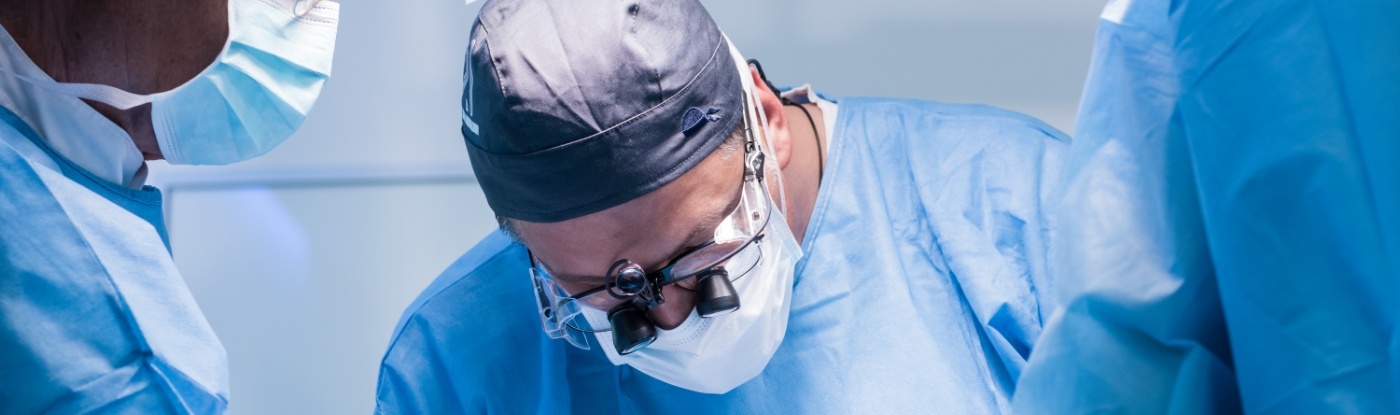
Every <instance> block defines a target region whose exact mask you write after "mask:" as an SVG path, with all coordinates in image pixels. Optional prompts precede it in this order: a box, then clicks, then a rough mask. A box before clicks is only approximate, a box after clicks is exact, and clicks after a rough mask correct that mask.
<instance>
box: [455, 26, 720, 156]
mask: <svg viewBox="0 0 1400 415" xmlns="http://www.w3.org/2000/svg"><path fill="white" fill-rule="evenodd" d="M482 30H486V27H485V25H482ZM488 34H489V33H488ZM724 42H725V40H724V39H723V38H721V39H720V43H719V44H717V45H715V50H714V52H712V53H711V54H710V60H708V61H706V62H705V66H703V67H701V68H700V70H699V71H697V72H696V73H695V76H692V77H691V78H690V80H689V81H687V82H686V84H685V86H683V87H681V89H679V90H676V93H675V94H672V95H671V96H670V97H666V98H665V99H663V100H662V101H661V102H660V103H657V104H656V105H653V106H652V107H651V108H647V109H646V111H642V112H639V113H637V115H633V116H631V117H629V118H627V119H626V120H623V121H622V122H619V123H617V124H615V125H613V126H611V127H608V128H606V129H603V130H601V131H598V132H596V133H593V134H590V135H588V136H585V137H582V138H578V139H575V140H572V141H569V142H567V143H563V144H559V145H556V146H553V147H548V148H542V149H539V150H535V151H531V152H528V153H520V154H505V153H496V152H492V151H489V150H486V149H482V148H481V146H476V147H477V148H478V149H480V150H481V151H482V152H483V153H485V154H488V155H490V156H492V157H503V158H528V157H531V156H534V155H536V154H539V153H542V152H546V151H552V150H555V149H559V148H565V147H569V146H572V145H575V144H577V143H582V142H585V141H588V140H590V139H593V138H596V137H601V136H604V135H607V134H608V133H611V132H613V130H617V129H619V128H622V127H623V126H626V125H628V124H631V123H633V122H635V121H637V120H639V119H642V118H645V116H646V115H648V114H651V113H652V112H654V111H656V110H657V109H658V108H661V107H664V106H666V104H668V103H670V102H671V101H672V100H674V99H677V97H680V96H684V95H685V92H686V91H688V90H690V87H692V86H694V85H695V81H696V80H698V79H700V76H701V75H703V74H705V71H707V70H709V68H710V66H711V65H712V64H713V63H714V61H715V57H716V56H718V55H719V50H720V48H721V47H723V46H725V43H724ZM486 46H487V51H488V54H489V51H490V41H489V40H488V41H487V45H486ZM493 69H494V65H493ZM500 78H501V77H500V74H499V73H497V74H496V79H500ZM498 84H502V86H501V88H502V91H501V93H502V95H503V96H504V95H505V91H504V88H505V87H504V83H502V82H498ZM478 135H480V134H478ZM467 141H471V140H467Z"/></svg>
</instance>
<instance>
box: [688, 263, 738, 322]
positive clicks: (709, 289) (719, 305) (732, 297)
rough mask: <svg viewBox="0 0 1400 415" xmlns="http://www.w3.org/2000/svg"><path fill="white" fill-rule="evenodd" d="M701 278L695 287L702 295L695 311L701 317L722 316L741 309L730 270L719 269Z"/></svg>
mask: <svg viewBox="0 0 1400 415" xmlns="http://www.w3.org/2000/svg"><path fill="white" fill-rule="evenodd" d="M699 278H700V279H699V281H696V287H695V288H696V293H697V294H698V295H699V296H700V297H699V299H698V301H697V302H696V304H695V312H696V313H698V314H700V317H715V316H722V315H725V314H729V313H730V312H733V311H734V310H738V309H739V293H737V292H735V291H734V285H733V284H731V283H730V282H729V273H728V272H725V271H724V270H723V269H719V270H715V271H712V272H709V273H707V274H705V275H702V276H700V277H699Z"/></svg>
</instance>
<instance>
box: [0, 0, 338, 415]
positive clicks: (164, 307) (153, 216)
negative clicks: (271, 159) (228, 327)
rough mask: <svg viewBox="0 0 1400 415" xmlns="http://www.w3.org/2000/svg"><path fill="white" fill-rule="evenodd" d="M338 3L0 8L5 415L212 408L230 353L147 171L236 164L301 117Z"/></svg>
mask: <svg viewBox="0 0 1400 415" xmlns="http://www.w3.org/2000/svg"><path fill="white" fill-rule="evenodd" d="M339 7H340V6H339V5H338V4H337V3H335V2H333V1H329V0H322V1H296V2H293V1H291V0H228V1H227V2H225V1H181V2H173V1H158V0H130V1H120V2H118V1H93V0H16V1H7V2H6V3H5V6H4V7H0V26H2V27H0V414H39V413H44V414H95V413H100V414H219V413H223V412H224V411H225V409H226V407H227V405H228V379H227V377H228V373H227V363H226V361H225V355H224V349H223V346H221V345H220V344H219V340H218V339H217V338H216V337H215V336H214V333H213V332H212V331H211V330H210V327H209V324H208V323H207V322H206V321H205V319H204V317H203V315H202V314H201V313H200V310H199V307H198V306H196V304H195V302H194V299H193V298H192V297H191V296H190V293H189V290H188V289H187V288H186V287H185V283H184V281H183V280H182V279H181V277H180V274H179V272H178V271H177V270H176V269H175V265H174V263H172V261H171V253H170V244H169V240H168V237H167V234H166V229H165V222H164V221H165V219H164V218H163V217H162V214H161V193H160V191H159V190H157V189H155V188H152V187H150V186H144V185H143V183H144V182H145V180H146V174H147V173H146V172H147V169H146V163H145V162H146V161H147V160H158V159H165V160H166V161H168V162H170V163H174V164H228V163H233V162H237V161H240V160H245V159H249V158H252V157H256V156H258V155H261V154H263V153H266V152H267V151H268V150H271V149H272V148H273V147H275V146H276V145H277V144H278V143H280V142H282V141H283V140H284V139H286V138H287V137H288V136H289V135H291V134H292V132H293V131H295V130H296V128H297V127H298V126H299V125H300V124H301V123H302V121H303V120H304V119H305V118H306V114H307V111H309V110H310V109H311V106H312V104H313V103H314V102H315V101H316V97H317V95H318V94H319V93H320V91H321V87H322V86H323V85H324V84H325V82H326V78H327V77H328V76H329V75H330V70H331V55H332V52H333V50H334V43H335V35H336V26H337V21H338V19H339Z"/></svg>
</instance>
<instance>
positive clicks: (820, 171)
mask: <svg viewBox="0 0 1400 415" xmlns="http://www.w3.org/2000/svg"><path fill="white" fill-rule="evenodd" d="M748 64H749V65H753V67H754V69H758V77H759V78H760V79H762V80H763V84H764V85H767V86H768V90H769V91H772V92H773V95H777V96H778V100H779V101H780V102H782V103H783V105H784V106H793V107H797V109H800V110H802V115H806V116H807V123H808V124H810V125H811V126H812V135H814V136H816V138H817V184H818V185H821V182H822V177H823V176H825V175H826V162H825V160H824V159H823V158H822V133H821V130H818V129H817V122H816V121H815V120H813V119H812V113H811V112H808V111H807V108H805V107H803V106H802V105H801V104H797V103H795V102H792V100H790V99H787V98H785V97H783V96H782V94H779V93H778V87H775V86H773V82H771V81H769V80H768V74H766V73H764V72H763V65H762V64H760V63H758V59H749V60H748Z"/></svg>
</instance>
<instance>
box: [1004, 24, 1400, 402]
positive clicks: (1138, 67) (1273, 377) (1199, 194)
mask: <svg viewBox="0 0 1400 415" xmlns="http://www.w3.org/2000/svg"><path fill="white" fill-rule="evenodd" d="M1397 17H1400V3H1397V2H1394V1H1355V2H1326V1H1310V0H1280V1H1269V2H1243V1H1224V2H1207V1H1175V2H1171V1H1167V0H1137V1H1115V2H1112V3H1110V4H1109V6H1108V8H1107V9H1106V10H1105V12H1104V15H1103V20H1102V21H1101V22H1100V29H1099V34H1098V38H1097V44H1096V50H1095V54H1094V63H1093V68H1092V70H1091V72H1090V76H1089V81H1088V85H1087V86H1086V89H1085V94H1084V101H1083V103H1082V106H1081V109H1080V118H1079V122H1078V125H1077V127H1076V132H1077V137H1076V141H1075V143H1074V145H1073V146H1071V150H1070V162H1069V165H1070V166H1072V167H1070V168H1069V173H1070V174H1068V175H1067V177H1068V179H1067V182H1066V184H1065V186H1066V192H1065V198H1064V201H1063V205H1061V206H1060V207H1059V208H1058V209H1057V212H1058V216H1059V217H1061V218H1062V219H1063V220H1062V221H1061V222H1060V223H1059V225H1060V227H1059V229H1060V232H1059V234H1058V235H1059V236H1060V238H1058V239H1057V240H1056V242H1057V245H1056V252H1057V254H1056V259H1057V262H1058V263H1059V264H1060V267H1058V268H1057V271H1056V276H1057V277H1060V279H1059V282H1060V294H1061V297H1060V298H1061V300H1060V304H1061V306H1062V307H1063V309H1062V310H1060V311H1059V312H1057V313H1056V314H1055V316H1054V317H1053V318H1052V319H1051V321H1050V322H1049V323H1048V324H1047V327H1046V332H1045V334H1044V335H1043V336H1042V337H1041V342H1040V344H1038V345H1037V349H1036V354H1035V356H1033V357H1032V359H1031V361H1030V364H1029V365H1028V367H1027V369H1026V373H1025V375H1024V376H1022V378H1021V383H1020V385H1019V386H1018V389H1017V396H1016V399H1015V401H1016V409H1017V412H1018V413H1027V414H1039V413H1044V414H1074V413H1149V414H1151V413H1179V414H1200V413H1239V412H1244V413H1251V414H1294V413H1296V414H1318V413H1364V414H1393V413H1400V401H1397V399H1400V398H1397V397H1400V389H1398V388H1397V386H1400V383H1397V382H1400V361H1397V357H1400V341H1398V340H1397V337H1396V336H1397V332H1396V320H1397V319H1400V163H1397V160H1400V48H1397V47H1396V45H1400V24H1397Z"/></svg>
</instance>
